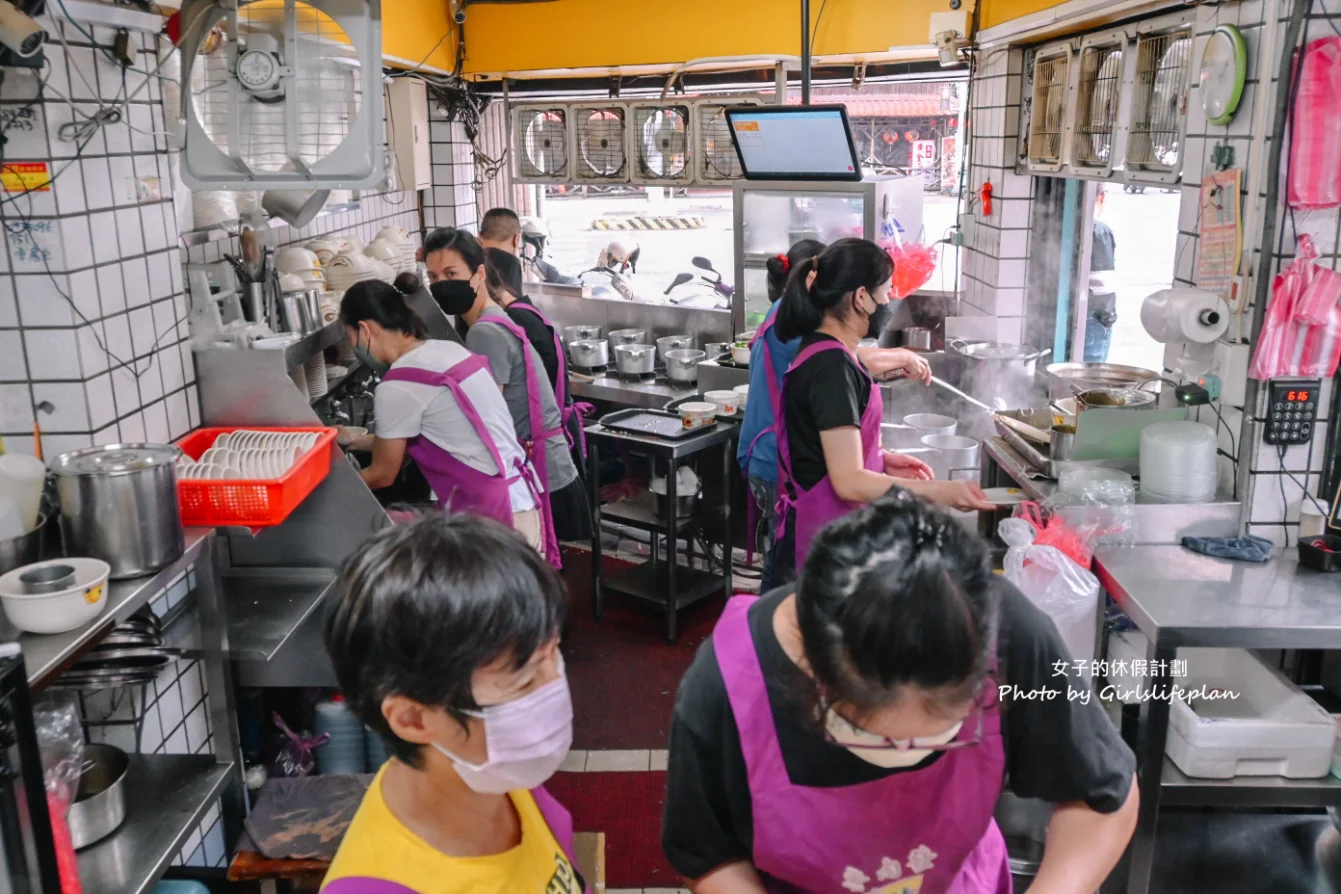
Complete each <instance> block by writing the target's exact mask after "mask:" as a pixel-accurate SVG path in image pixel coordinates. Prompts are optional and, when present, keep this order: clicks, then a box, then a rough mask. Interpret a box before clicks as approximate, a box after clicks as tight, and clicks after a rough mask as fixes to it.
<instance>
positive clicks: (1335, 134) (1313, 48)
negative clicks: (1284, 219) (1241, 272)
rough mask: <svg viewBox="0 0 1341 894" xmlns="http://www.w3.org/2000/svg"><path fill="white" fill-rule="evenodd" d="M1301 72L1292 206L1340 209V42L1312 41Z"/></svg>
mask: <svg viewBox="0 0 1341 894" xmlns="http://www.w3.org/2000/svg"><path fill="white" fill-rule="evenodd" d="M1295 64H1296V65H1302V70H1301V71H1299V72H1297V76H1298V79H1299V86H1298V90H1297V92H1296V93H1295V101H1294V109H1293V111H1292V112H1291V114H1292V115H1293V116H1294V121H1293V122H1292V137H1291V141H1290V143H1291V145H1290V164H1289V172H1290V182H1289V184H1288V192H1289V201H1290V207H1292V208H1298V209H1301V210H1302V209H1311V208H1335V207H1336V206H1338V205H1341V166H1339V165H1337V163H1336V160H1337V159H1338V158H1341V37H1335V36H1329V37H1323V38H1319V39H1318V40H1314V41H1310V42H1309V44H1308V45H1307V46H1306V47H1304V52H1303V56H1302V62H1301V61H1296V63H1295Z"/></svg>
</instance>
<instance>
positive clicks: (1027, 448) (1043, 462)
mask: <svg viewBox="0 0 1341 894" xmlns="http://www.w3.org/2000/svg"><path fill="white" fill-rule="evenodd" d="M995 416H1007V417H1009V418H1011V419H1014V420H1015V421H1016V422H1024V423H1026V424H1028V425H1032V426H1034V427H1035V428H1041V429H1042V430H1043V431H1047V430H1048V429H1050V428H1052V411H1051V410H1005V411H1003V412H1000V413H996V414H995ZM1044 418H1046V421H1047V425H1046V426H1043V425H1039V421H1040V420H1042V419H1044ZM992 424H993V425H995V426H996V430H997V433H998V434H999V435H1001V437H1002V439H1003V440H1004V441H1005V442H1006V443H1007V444H1009V445H1010V446H1011V447H1014V448H1015V451H1016V452H1017V453H1019V454H1020V456H1022V457H1024V459H1025V461H1026V462H1028V463H1029V465H1031V466H1033V467H1034V468H1035V469H1037V470H1038V471H1040V472H1042V473H1043V474H1044V475H1048V476H1049V477H1052V478H1056V477H1057V475H1056V472H1057V471H1058V469H1057V468H1055V467H1056V466H1057V465H1058V464H1056V463H1054V462H1053V461H1052V455H1051V451H1049V450H1048V448H1046V447H1044V446H1043V445H1042V444H1035V443H1033V442H1032V441H1029V440H1027V439H1026V438H1025V437H1024V436H1023V435H1021V434H1020V433H1019V432H1017V431H1016V430H1015V429H1013V428H1011V427H1010V426H1008V425H1005V424H1003V423H1002V422H1001V420H999V419H996V418H993V419H992Z"/></svg>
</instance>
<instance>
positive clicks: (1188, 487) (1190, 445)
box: [1141, 422, 1219, 503]
mask: <svg viewBox="0 0 1341 894" xmlns="http://www.w3.org/2000/svg"><path fill="white" fill-rule="evenodd" d="M1216 446H1217V442H1216V437H1215V430H1214V429H1212V428H1209V427H1207V426H1205V425H1202V424H1201V423H1200V422H1156V423H1155V424H1154V425H1148V426H1146V427H1145V429H1144V430H1142V432H1141V495H1142V496H1143V497H1144V498H1145V499H1146V500H1147V501H1154V502H1156V503H1209V502H1210V501H1211V500H1214V499H1215V491H1216V484H1217V481H1218V478H1219V476H1218V474H1217V471H1216V467H1215V463H1216Z"/></svg>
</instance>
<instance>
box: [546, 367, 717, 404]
mask: <svg viewBox="0 0 1341 894" xmlns="http://www.w3.org/2000/svg"><path fill="white" fill-rule="evenodd" d="M568 388H569V392H570V393H571V394H572V395H573V397H575V398H578V399H581V400H603V401H608V402H609V403H612V404H619V405H620V406H625V407H642V408H643V409H646V410H659V409H661V408H662V407H664V406H665V405H666V404H667V402H669V401H672V400H675V399H676V398H678V397H688V396H689V395H691V394H696V393H698V389H697V387H696V386H693V385H689V386H686V387H683V388H678V387H674V386H672V385H670V384H669V383H667V382H666V380H664V379H660V380H656V379H648V380H645V381H629V380H628V379H621V378H620V377H619V376H618V375H616V374H615V373H613V372H611V373H597V374H596V376H595V378H594V381H591V382H586V381H583V380H582V379H579V378H573V379H569V385H568Z"/></svg>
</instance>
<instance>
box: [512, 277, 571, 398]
mask: <svg viewBox="0 0 1341 894" xmlns="http://www.w3.org/2000/svg"><path fill="white" fill-rule="evenodd" d="M522 303H525V304H530V303H531V302H530V301H529V300H528V299H526V298H518V299H517V300H516V301H514V302H513V303H512V304H509V305H508V306H507V307H505V308H503V310H504V311H505V312H506V313H507V315H508V317H509V318H511V320H512V322H514V323H516V324H517V325H518V326H520V327H521V328H522V331H523V332H525V333H526V340H527V341H529V342H530V343H531V347H533V348H535V352H536V353H537V354H539V355H540V362H541V363H542V364H543V365H544V367H545V375H547V376H549V384H550V386H551V387H552V388H554V391H555V393H558V390H559V386H558V382H559V354H558V352H557V351H556V350H555V347H554V330H553V329H551V328H549V327H548V326H546V325H545V322H544V320H542V319H540V317H538V316H536V315H535V314H533V313H531V312H530V311H529V310H522V309H521V308H519V307H517V305H518V304H522ZM532 306H534V305H532Z"/></svg>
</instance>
